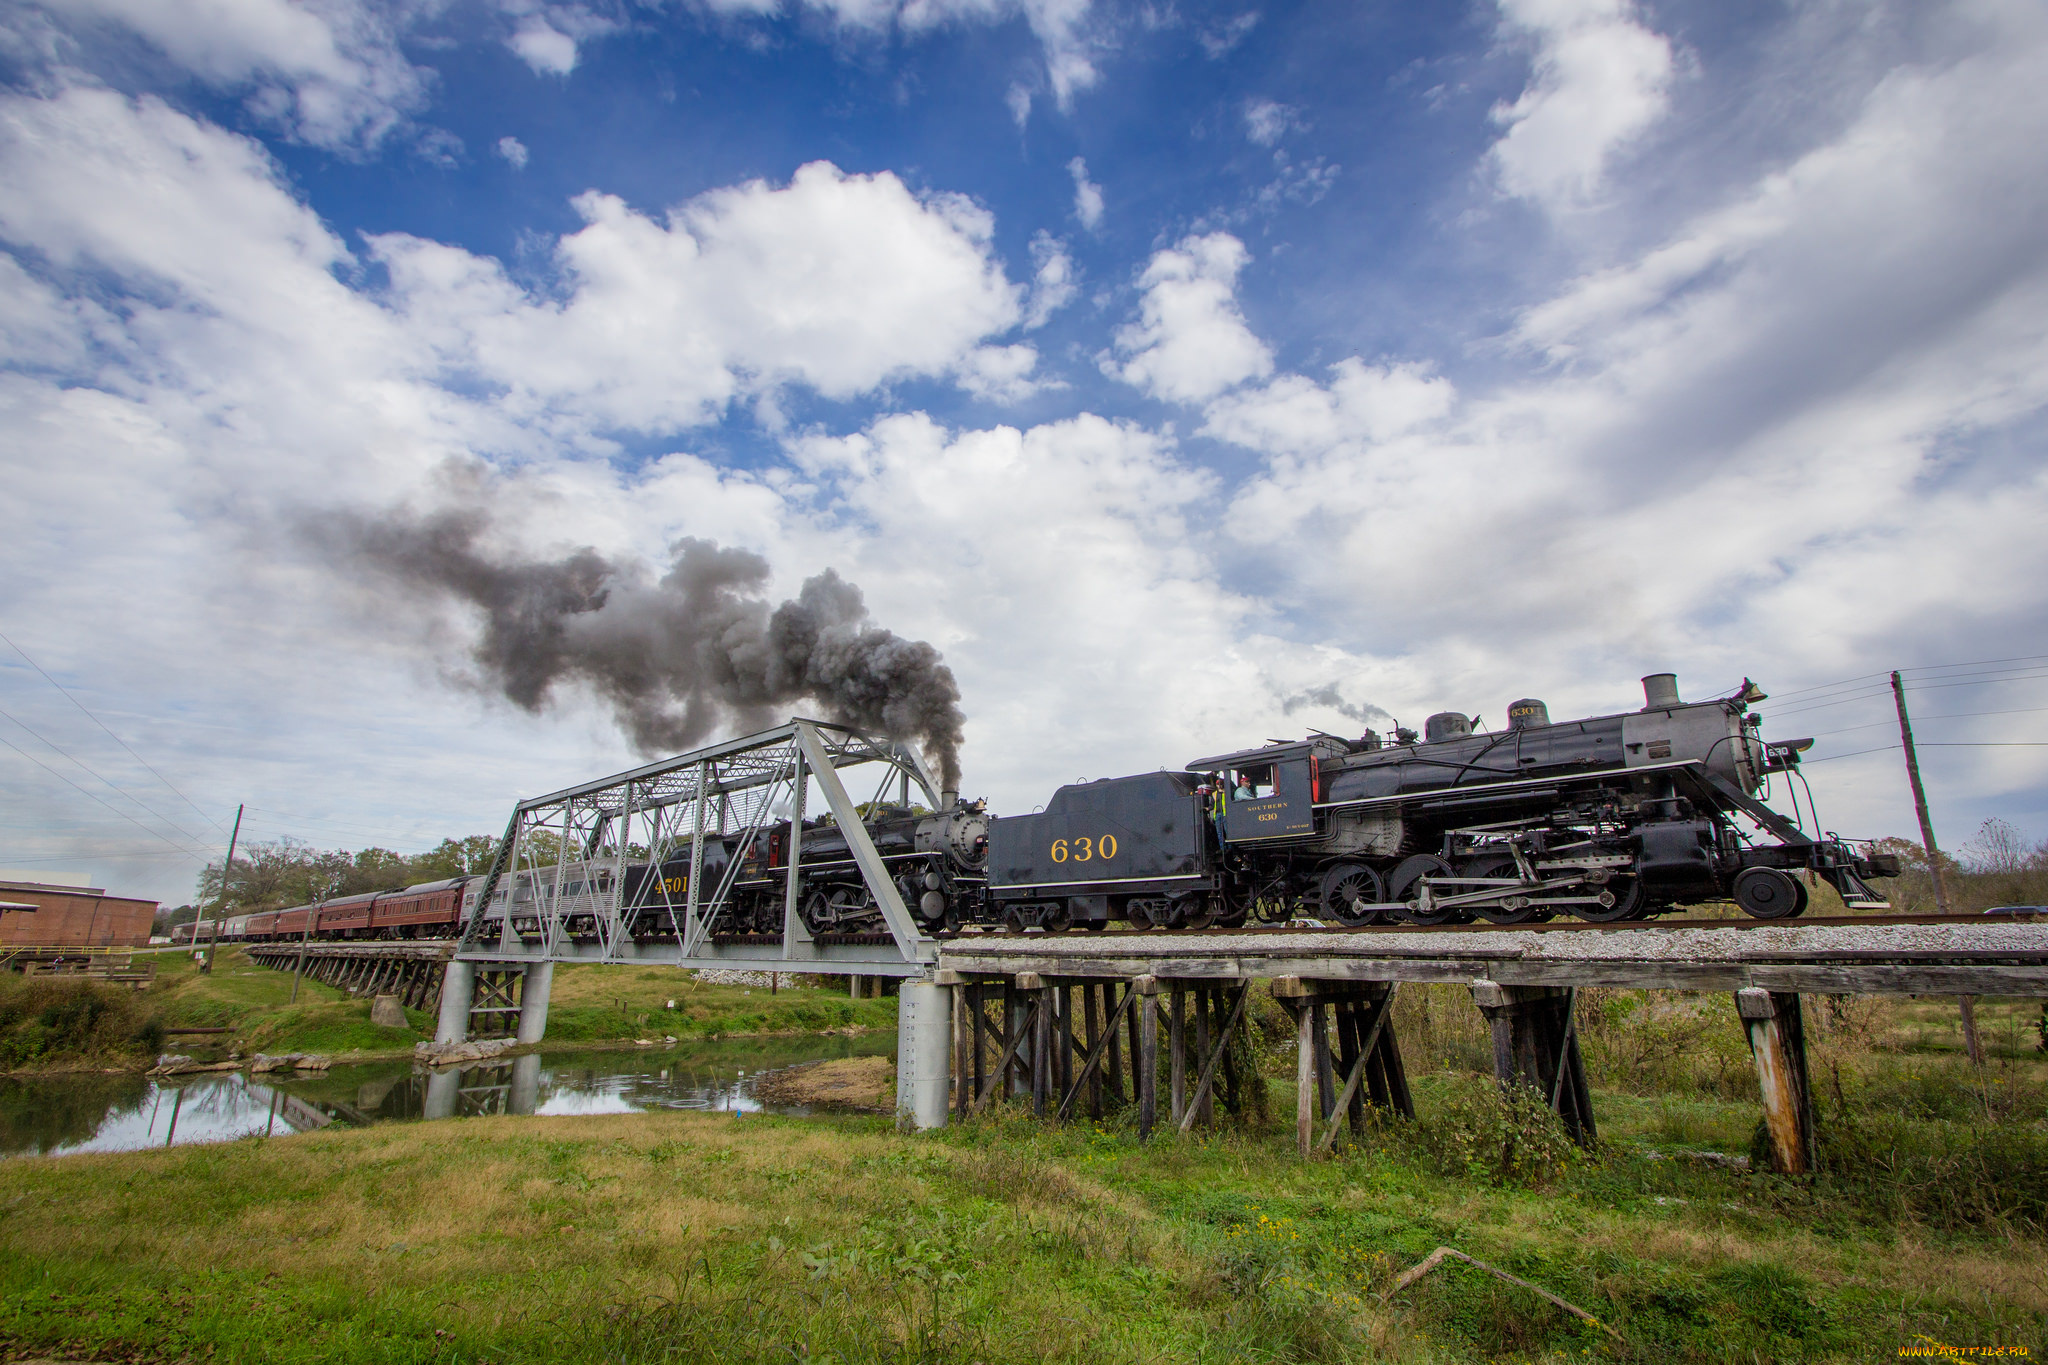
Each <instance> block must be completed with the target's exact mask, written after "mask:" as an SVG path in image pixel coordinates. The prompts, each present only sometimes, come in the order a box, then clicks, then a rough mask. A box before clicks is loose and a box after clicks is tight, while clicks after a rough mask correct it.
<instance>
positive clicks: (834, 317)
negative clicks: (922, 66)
mask: <svg viewBox="0 0 2048 1365" xmlns="http://www.w3.org/2000/svg"><path fill="white" fill-rule="evenodd" d="M575 205H576V208H577V211H578V212H579V213H581V214H582V215H583V217H584V220H585V223H586V226H585V227H584V228H583V229H582V230H581V231H578V232H575V233H571V234H569V235H568V236H565V237H563V238H562V239H561V241H560V242H559V243H558V244H557V246H556V252H555V258H556V265H557V268H558V270H559V271H560V275H561V285H562V297H561V298H559V299H536V298H533V297H530V296H529V295H528V294H526V293H525V291H523V290H521V289H520V288H519V287H518V286H516V285H515V284H513V283H512V281H511V279H510V278H509V277H508V276H507V275H506V274H505V272H504V270H503V268H502V267H501V266H500V265H499V264H498V263H497V262H495V261H491V260H487V259H481V258H478V257H475V256H471V255H470V254H469V253H467V252H465V251H461V250H459V249H456V248H452V247H447V246H442V245H440V244H438V243H434V242H427V241H422V240H420V239H418V238H413V237H406V236H400V235H392V236H386V237H380V238H377V239H375V241H374V243H373V247H372V249H373V252H374V254H375V255H376V257H377V258H378V259H379V260H381V261H382V262H384V263H385V265H386V266H387V267H388V268H389V271H390V274H391V281H392V301H393V305H394V307H396V308H397V309H398V310H399V311H400V313H401V314H402V315H403V316H404V317H405V318H406V320H407V322H408V323H409V324H410V325H411V326H412V327H413V328H414V330H415V332H416V333H417V334H418V335H421V336H425V337H432V338H434V342H435V345H436V347H437V349H438V352H439V354H440V355H441V357H442V360H443V364H444V365H445V366H446V367H447V370H448V372H449V373H450V374H459V373H469V374H473V375H475V376H478V377H481V378H483V379H485V380H487V381H488V382H490V383H492V384H496V385H502V386H504V389H505V391H506V397H505V402H506V404H507V406H508V410H509V411H511V412H513V413H515V414H518V415H520V416H521V417H522V418H526V419H539V418H541V417H543V416H545V415H547V414H555V415H565V414H573V415H574V416H575V417H576V419H577V420H579V421H591V422H596V423H598V424H600V425H609V426H620V427H629V428H635V429H639V430H650V431H652V430H675V429H678V428H681V427H685V426H689V425H691V424H693V423H696V422H701V421H704V420H706V419H708V418H710V417H712V416H715V415H716V414H717V413H718V412H719V411H720V410H721V409H722V408H723V406H724V405H725V404H726V403H727V402H729V401H730V400H732V399H733V398H735V397H739V396H741V395H743V394H746V393H749V392H756V391H761V390H766V389H772V388H774V387H775V386H778V385H781V384H789V383H796V384H804V385H807V386H809V387H811V388H814V389H816V390H817V391H818V392H820V393H823V394H825V395H827V396H829V397H834V398H846V397H850V396H852V395H854V394H856V393H859V392H862V391H865V390H868V389H872V388H874V387H875V386H876V385H879V384H881V383H883V382H885V381H887V380H889V379H891V378H893V377H896V376H899V375H912V374H944V373H948V372H958V373H961V374H963V375H967V376H973V377H974V378H975V382H976V383H979V384H983V385H986V384H988V383H990V382H992V381H991V380H990V379H989V376H990V374H991V373H994V371H991V370H990V368H989V366H990V365H991V364H992V363H993V362H990V361H988V360H987V359H986V358H980V357H977V356H976V354H975V353H976V350H977V347H978V346H979V344H980V342H981V341H982V339H983V338H985V337H988V336H991V335H994V334H997V333H1001V332H1004V331H1007V330H1009V329H1010V328H1011V327H1012V326H1014V325H1015V324H1016V323H1017V322H1018V320H1019V318H1020V315H1021V309H1020V306H1019V294H1020V291H1019V290H1018V289H1017V287H1016V286H1014V285H1012V284H1010V283H1009V282H1008V281H1007V280H1006V279H1005V278H1004V275H1003V270H1002V266H1001V264H1000V263H999V262H998V261H997V260H996V259H995V258H994V256H993V254H992V250H991V244H990V236H991V233H992V231H993V224H992V222H991V220H990V218H989V216H988V214H987V213H986V212H985V211H984V210H982V209H980V208H978V207H976V206H975V205H974V204H973V203H971V202H970V201H968V200H966V199H963V198H960V197H958V196H952V195H928V196H925V197H923V198H919V197H918V196H915V195H913V194H911V192H910V191H909V190H908V189H906V188H905V187H904V185H903V183H902V182H901V181H900V180H898V179H896V177H895V176H893V175H890V174H888V173H886V172H884V173H882V174H879V175H871V176H869V175H845V174H842V173H841V172H840V171H839V170H838V169H837V168H835V167H833V166H831V165H830V164H828V163H826V162H813V163H812V164H810V165H808V166H805V167H803V168H801V169H799V170H798V171H797V173H796V175H795V176H794V177H793V178H792V179H791V181H790V183H789V184H788V185H786V186H781V187H775V186H770V185H767V184H765V183H763V182H760V181H755V182H751V183H749V184H746V185H740V186H735V187H733V188H730V189H724V190H715V191H712V192H711V193H708V194H705V195H701V196H699V197H698V198H696V199H694V200H691V201H690V202H689V203H687V204H684V205H682V206H680V207H678V208H676V209H673V210H671V211H670V212H669V213H668V214H667V215H666V216H665V219H664V220H662V221H657V220H655V219H653V218H650V217H647V216H646V215H644V214H641V213H638V212H636V211H635V210H633V209H631V208H629V207H628V206H627V205H626V204H625V203H624V202H623V201H621V200H619V199H617V198H615V197H613V196H611V195H605V194H599V193H596V192H590V193H586V194H583V195H580V196H578V197H577V199H576V200H575ZM1011 363H1014V362H1011ZM999 368H1000V367H999Z"/></svg>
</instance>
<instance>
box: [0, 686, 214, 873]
mask: <svg viewBox="0 0 2048 1365" xmlns="http://www.w3.org/2000/svg"><path fill="white" fill-rule="evenodd" d="M0 716H5V717H7V719H9V720H11V721H13V722H14V723H15V724H16V725H19V726H20V727H21V728H22V729H24V730H26V731H28V732H29V733H30V734H32V735H34V736H35V737H36V738H37V739H39V740H41V741H42V742H43V743H45V744H47V745H49V746H50V747H51V748H52V749H55V750H56V751H57V752H58V753H60V754H62V755H64V757H65V758H66V759H67V760H69V761H70V762H72V763H75V764H77V765H78V767H79V768H81V769H83V770H84V771H85V772H86V773H88V774H90V775H91V776H93V777H96V778H98V779H99V780H100V781H101V782H103V783H105V784H106V785H107V787H108V789H109V790H111V791H113V792H114V793H115V794H116V795H119V796H124V797H126V798H127V799H128V800H130V801H133V802H134V803H135V804H136V805H138V806H140V807H142V808H143V809H144V810H146V811H148V812H149V813H150V814H151V815H153V816H155V817H156V818H157V819H159V820H161V821H163V822H164V823H165V824H167V825H169V826H170V827H171V828H172V829H174V830H176V831H178V833H179V834H181V835H183V836H184V837H185V838H187V839H189V840H191V841H193V842H194V843H197V842H198V841H199V836H198V835H196V834H194V833H193V832H192V831H191V830H189V829H186V828H185V827H184V826H183V825H180V824H179V823H178V822H177V821H175V820H173V819H171V817H170V816H168V815H165V814H164V813H163V812H162V811H160V810H158V809H156V808H155V807H154V806H152V805H150V804H149V803H148V802H147V801H144V800H143V799H142V798H141V797H139V796H137V795H136V794H135V793H133V792H131V791H124V790H123V789H122V787H121V784H120V783H118V782H115V781H112V780H111V779H109V778H107V777H104V776H102V775H101V774H99V773H97V772H94V771H93V769H92V768H91V767H90V766H89V765H87V764H86V762H85V761H84V760H83V759H80V758H77V757H75V756H73V755H72V753H71V752H70V751H69V750H67V749H65V748H64V746H63V745H61V744H59V743H57V742H56V741H55V740H53V739H51V738H50V737H49V736H48V735H45V734H43V733H42V732H41V731H40V730H37V729H36V728H35V727H34V726H33V725H30V724H29V723H28V722H27V721H25V720H23V719H22V718H21V717H19V716H17V715H15V714H13V713H12V712H10V711H5V710H0Z"/></svg>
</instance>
